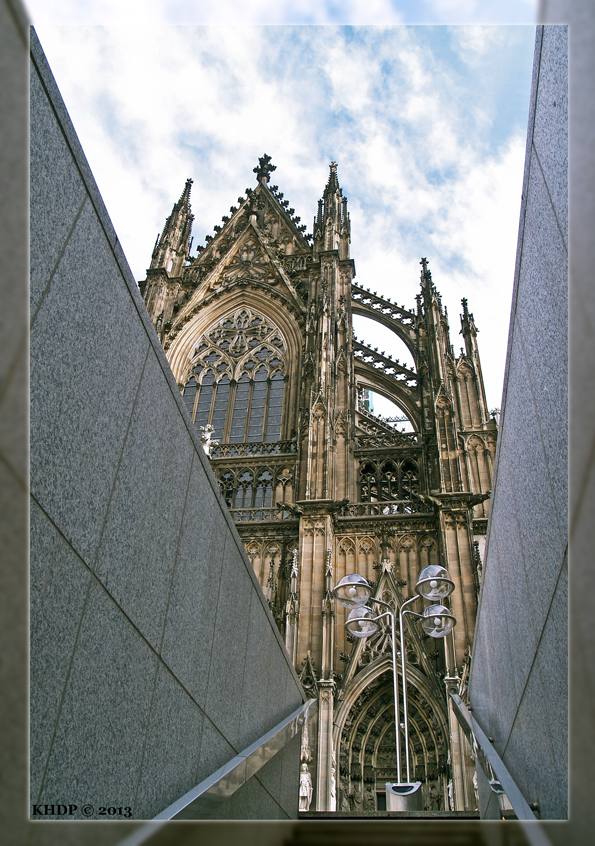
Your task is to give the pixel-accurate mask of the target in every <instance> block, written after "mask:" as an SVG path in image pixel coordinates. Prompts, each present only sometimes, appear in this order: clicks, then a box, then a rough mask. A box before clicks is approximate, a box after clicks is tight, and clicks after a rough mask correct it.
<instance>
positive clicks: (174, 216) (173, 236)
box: [150, 179, 194, 277]
mask: <svg viewBox="0 0 595 846" xmlns="http://www.w3.org/2000/svg"><path fill="white" fill-rule="evenodd" d="M191 188H192V179H187V180H186V184H185V185H184V190H183V191H182V193H181V195H180V199H179V200H178V202H177V203H175V204H174V207H173V209H172V212H171V214H170V216H169V217H168V218H167V220H166V222H165V226H164V227H163V232H162V233H161V235H160V236H159V237H158V238H157V243H156V244H155V249H154V250H153V256H152V258H151V268H150V269H151V270H154V269H156V268H164V269H165V270H166V271H167V273H168V275H169V276H170V277H171V276H179V275H180V273H181V272H182V268H183V266H184V264H185V261H186V258H187V256H188V252H189V249H190V247H189V244H190V231H191V229H192V221H193V220H194V215H193V214H192V212H191V210H190V189H191Z"/></svg>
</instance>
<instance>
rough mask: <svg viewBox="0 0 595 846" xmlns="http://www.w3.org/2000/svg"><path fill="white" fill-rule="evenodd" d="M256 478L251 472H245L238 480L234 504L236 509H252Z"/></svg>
mask: <svg viewBox="0 0 595 846" xmlns="http://www.w3.org/2000/svg"><path fill="white" fill-rule="evenodd" d="M253 489H254V478H253V476H252V473H251V472H250V470H244V472H243V473H241V474H240V476H239V478H238V489H237V491H236V498H235V502H234V507H235V508H252V492H253Z"/></svg>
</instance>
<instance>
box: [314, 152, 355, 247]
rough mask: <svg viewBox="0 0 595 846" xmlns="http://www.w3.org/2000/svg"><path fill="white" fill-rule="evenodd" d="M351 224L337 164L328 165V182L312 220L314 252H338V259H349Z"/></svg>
mask: <svg viewBox="0 0 595 846" xmlns="http://www.w3.org/2000/svg"><path fill="white" fill-rule="evenodd" d="M350 241H351V223H350V220H349V212H348V211H347V198H346V197H344V196H343V192H342V190H341V188H340V186H339V179H338V177H337V162H335V161H332V162H331V163H330V172H329V178H328V182H327V183H326V187H325V189H324V193H323V195H322V199H321V200H319V201H318V214H317V216H316V217H315V218H314V247H315V250H316V252H318V253H319V252H321V251H326V250H338V251H339V258H340V259H348V258H349V243H350Z"/></svg>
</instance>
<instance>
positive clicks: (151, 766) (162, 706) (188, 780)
mask: <svg viewBox="0 0 595 846" xmlns="http://www.w3.org/2000/svg"><path fill="white" fill-rule="evenodd" d="M202 726H203V713H202V711H201V710H200V709H199V708H197V707H196V703H195V702H194V701H193V700H192V699H191V697H190V696H189V695H188V693H187V692H186V691H185V690H184V689H183V688H182V687H181V685H180V683H179V682H178V680H177V679H176V678H175V677H174V676H172V674H171V673H170V672H169V671H168V670H167V668H166V667H164V666H163V665H162V664H161V665H160V666H159V668H158V670H157V680H156V684H155V691H154V693H153V698H152V702H151V714H150V717H149V724H148V730H147V736H146V740H145V748H144V750H143V762H142V770H141V775H140V780H139V784H138V788H137V791H136V799H135V802H134V816H135V817H136V818H138V819H152V818H153V817H155V816H156V815H157V814H158V813H160V812H161V811H163V810H164V808H167V807H168V805H171V804H172V802H175V801H176V799H179V798H180V796H183V795H184V793H187V792H188V790H190V789H191V788H193V787H195V786H196V784H197V783H198V779H197V774H198V762H199V756H200V747H201V739H202Z"/></svg>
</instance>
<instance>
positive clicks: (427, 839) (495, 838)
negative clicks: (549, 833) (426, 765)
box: [283, 812, 527, 846]
mask: <svg viewBox="0 0 595 846" xmlns="http://www.w3.org/2000/svg"><path fill="white" fill-rule="evenodd" d="M461 813H462V814H465V813H467V816H463V818H461V817H460V816H456V815H455V814H445V813H442V814H440V813H439V812H438V813H436V812H425V818H424V819H423V821H422V819H421V817H419V818H417V819H412V818H411V816H409V818H407V815H406V814H399V813H392V814H390V819H386V817H387V816H389V815H388V814H380V813H378V814H376V815H375V816H374V818H373V819H372V820H371V819H370V818H366V819H364V818H362V817H356V816H353V817H352V818H351V819H349V820H348V819H345V817H346V816H347V815H345V816H344V817H343V819H340V820H339V819H337V816H338V815H337V814H334V815H333V817H334V818H335V819H334V820H331V819H330V815H329V817H327V818H326V819H324V820H323V819H321V817H320V816H319V814H318V813H316V814H315V815H309V814H305V813H304V814H300V818H299V821H298V823H297V824H296V826H295V828H294V831H293V834H292V836H290V837H288V838H287V839H286V840H285V841H284V844H283V846H495V844H498V846H527V840H526V838H525V836H524V834H523V832H522V830H521V828H520V826H519V825H518V824H515V823H501V824H500V827H499V828H498V825H499V824H498V823H497V822H496V823H493V824H486V823H483V822H481V821H480V820H479V817H478V816H477V818H475V819H473V818H470V816H469V814H468V812H461ZM399 817H400V818H399Z"/></svg>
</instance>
